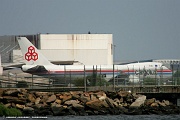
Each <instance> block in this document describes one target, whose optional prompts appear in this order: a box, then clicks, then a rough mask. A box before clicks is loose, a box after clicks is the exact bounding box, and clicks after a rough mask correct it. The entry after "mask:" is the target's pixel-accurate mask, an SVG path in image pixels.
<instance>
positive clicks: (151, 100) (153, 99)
mask: <svg viewBox="0 0 180 120" xmlns="http://www.w3.org/2000/svg"><path fill="white" fill-rule="evenodd" d="M155 101H156V99H155V98H151V99H147V100H146V101H145V104H146V105H147V106H149V105H151V104H152V103H154V102H155Z"/></svg>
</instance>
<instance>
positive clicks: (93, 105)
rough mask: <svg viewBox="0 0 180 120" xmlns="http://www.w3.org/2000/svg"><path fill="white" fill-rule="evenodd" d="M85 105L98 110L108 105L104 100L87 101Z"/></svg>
mask: <svg viewBox="0 0 180 120" xmlns="http://www.w3.org/2000/svg"><path fill="white" fill-rule="evenodd" d="M86 106H88V107H90V108H92V109H94V110H100V109H102V108H105V107H109V106H108V104H107V103H106V102H105V101H100V100H95V101H89V102H87V103H86Z"/></svg>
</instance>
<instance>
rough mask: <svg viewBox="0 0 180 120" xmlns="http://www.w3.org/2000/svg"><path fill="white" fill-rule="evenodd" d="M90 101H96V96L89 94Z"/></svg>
mask: <svg viewBox="0 0 180 120" xmlns="http://www.w3.org/2000/svg"><path fill="white" fill-rule="evenodd" d="M90 99H91V100H92V101H94V100H98V99H97V97H96V95H94V94H91V95H90Z"/></svg>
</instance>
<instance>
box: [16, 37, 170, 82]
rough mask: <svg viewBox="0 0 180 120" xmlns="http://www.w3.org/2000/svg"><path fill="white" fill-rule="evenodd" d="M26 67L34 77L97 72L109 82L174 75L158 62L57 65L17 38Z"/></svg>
mask: <svg viewBox="0 0 180 120" xmlns="http://www.w3.org/2000/svg"><path fill="white" fill-rule="evenodd" d="M16 39H17V41H18V43H19V46H20V48H21V52H22V54H23V58H24V60H25V65H22V71H23V72H26V73H30V74H33V75H38V76H44V77H48V76H50V77H63V78H64V76H65V75H67V74H68V75H69V74H70V76H71V77H72V78H77V77H82V78H83V77H84V76H88V75H92V74H93V72H94V71H95V72H96V73H97V74H99V75H103V77H104V78H105V79H106V80H107V81H109V80H110V79H112V78H113V77H117V76H118V75H120V74H127V75H135V76H142V75H143V76H154V75H155V74H156V75H157V76H160V75H162V74H163V76H166V75H172V71H171V70H170V69H168V68H167V67H165V66H164V65H162V63H157V62H144V63H130V64H125V65H55V64H52V63H51V62H50V61H49V60H48V59H47V58H46V57H45V56H44V55H43V54H41V52H40V51H39V50H38V49H37V48H36V47H35V46H34V45H33V44H32V43H31V42H30V41H29V40H28V39H27V38H26V37H17V38H16Z"/></svg>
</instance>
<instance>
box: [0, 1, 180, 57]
mask: <svg viewBox="0 0 180 120" xmlns="http://www.w3.org/2000/svg"><path fill="white" fill-rule="evenodd" d="M179 6H180V0H1V4H0V36H3V35H22V34H37V33H58V34H84V33H88V32H89V31H90V32H91V33H100V34H101V33H109V34H113V42H114V45H116V47H115V57H114V58H115V61H124V60H144V59H180V47H179V46H180V7H179Z"/></svg>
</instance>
